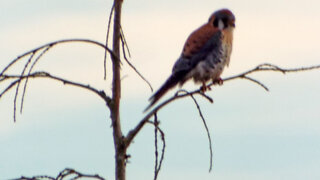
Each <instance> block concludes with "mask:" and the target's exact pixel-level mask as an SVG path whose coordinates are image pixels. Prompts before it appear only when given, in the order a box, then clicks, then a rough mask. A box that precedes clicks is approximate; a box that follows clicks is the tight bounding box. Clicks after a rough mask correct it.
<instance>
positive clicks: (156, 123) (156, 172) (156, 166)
mask: <svg viewBox="0 0 320 180" xmlns="http://www.w3.org/2000/svg"><path fill="white" fill-rule="evenodd" d="M148 123H150V124H153V126H154V146H155V164H154V178H153V179H154V180H156V179H157V178H158V175H159V172H160V170H161V166H162V162H163V159H164V153H165V149H166V141H165V137H164V136H165V135H164V132H163V131H162V130H161V128H160V127H159V123H160V122H159V121H158V116H157V114H155V115H154V121H148ZM158 132H160V135H161V141H162V151H161V157H160V161H159V157H158V156H159V153H158Z"/></svg>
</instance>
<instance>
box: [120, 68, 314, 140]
mask: <svg viewBox="0 0 320 180" xmlns="http://www.w3.org/2000/svg"><path fill="white" fill-rule="evenodd" d="M314 69H320V65H315V66H309V67H300V68H292V69H290V68H280V67H279V66H276V65H273V64H268V63H264V64H260V65H258V66H256V67H255V68H252V69H250V70H248V71H245V72H243V73H240V74H238V75H234V76H230V77H227V78H224V79H223V81H224V82H227V81H231V80H234V79H246V80H249V79H250V81H251V82H254V83H255V84H259V85H260V86H261V87H263V88H264V89H265V88H267V87H266V86H265V85H264V84H263V83H261V82H260V81H258V80H255V79H253V78H248V77H247V75H248V74H252V73H255V72H261V71H274V72H281V73H284V74H285V73H289V72H300V71H308V70H314ZM244 77H246V78H244ZM213 85H215V84H214V83H210V84H209V85H208V86H209V87H210V86H213ZM189 94H191V95H201V96H203V97H205V98H206V99H207V100H208V101H209V102H211V103H212V102H213V100H212V98H211V97H209V96H208V95H205V94H203V93H202V91H201V90H200V89H196V90H194V91H191V92H189ZM189 94H179V95H178V94H177V93H176V94H175V95H174V96H172V97H170V98H169V99H167V100H165V101H164V102H162V103H160V104H159V105H158V106H156V107H154V108H153V109H152V110H151V111H149V113H147V114H146V115H145V116H144V117H143V118H142V119H141V120H140V122H139V123H138V125H137V126H136V127H135V128H134V129H132V130H131V131H129V133H128V134H127V136H126V140H127V146H129V145H130V143H131V142H132V140H133V139H134V137H135V136H136V135H137V134H138V132H139V131H140V130H141V129H142V128H143V126H144V125H145V123H146V122H147V121H148V120H149V119H150V118H151V117H152V116H153V115H154V114H155V113H157V112H158V111H159V110H160V109H162V108H163V107H164V106H165V105H167V104H169V103H171V102H172V101H175V100H177V99H180V98H184V97H186V96H189Z"/></svg>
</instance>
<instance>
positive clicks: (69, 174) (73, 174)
mask: <svg viewBox="0 0 320 180" xmlns="http://www.w3.org/2000/svg"><path fill="white" fill-rule="evenodd" d="M85 178H86V179H87V178H90V179H97V180H105V179H104V178H103V177H101V176H99V175H97V174H96V175H89V174H83V173H80V172H78V171H76V170H74V169H71V168H66V169H64V170H62V171H61V172H60V173H59V174H58V176H57V177H51V176H33V177H30V178H29V177H24V176H22V177H20V178H16V179H11V180H67V179H69V180H71V179H72V180H76V179H85Z"/></svg>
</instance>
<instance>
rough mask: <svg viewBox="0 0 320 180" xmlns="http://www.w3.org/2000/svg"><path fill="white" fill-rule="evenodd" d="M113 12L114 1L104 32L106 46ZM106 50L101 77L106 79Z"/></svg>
mask: <svg viewBox="0 0 320 180" xmlns="http://www.w3.org/2000/svg"><path fill="white" fill-rule="evenodd" d="M113 12H114V3H113V4H112V7H111V11H110V14H109V20H108V28H107V34H106V46H108V43H109V34H110V25H111V19H112V15H113ZM107 57H108V56H107V51H106V50H105V51H104V60H103V79H104V80H106V78H107Z"/></svg>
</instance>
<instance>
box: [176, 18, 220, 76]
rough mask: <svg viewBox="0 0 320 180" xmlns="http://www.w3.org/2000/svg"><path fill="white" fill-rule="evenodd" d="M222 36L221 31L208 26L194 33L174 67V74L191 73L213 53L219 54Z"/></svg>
mask: <svg viewBox="0 0 320 180" xmlns="http://www.w3.org/2000/svg"><path fill="white" fill-rule="evenodd" d="M221 35H222V33H221V31H220V30H219V29H217V28H213V27H210V26H209V25H208V24H206V25H203V26H201V27H200V28H199V29H198V30H196V31H194V32H193V33H192V34H191V35H190V36H189V38H188V39H187V41H186V43H185V45H184V48H183V52H182V54H181V57H180V58H179V59H178V60H177V61H176V63H175V64H174V66H173V69H172V73H173V74H174V73H177V72H180V71H191V70H192V69H193V68H194V67H196V66H197V64H198V63H199V62H201V61H204V60H205V59H206V57H207V56H208V55H209V54H210V53H211V52H213V51H216V52H219V50H220V47H221V40H220V39H221Z"/></svg>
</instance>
